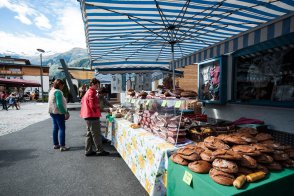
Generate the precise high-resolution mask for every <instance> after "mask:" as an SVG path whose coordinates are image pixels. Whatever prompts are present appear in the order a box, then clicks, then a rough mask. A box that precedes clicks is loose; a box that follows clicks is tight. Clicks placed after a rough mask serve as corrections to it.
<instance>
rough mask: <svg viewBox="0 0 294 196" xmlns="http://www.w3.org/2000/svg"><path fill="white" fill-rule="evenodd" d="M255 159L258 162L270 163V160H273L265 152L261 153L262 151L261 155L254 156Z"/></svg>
mask: <svg viewBox="0 0 294 196" xmlns="http://www.w3.org/2000/svg"><path fill="white" fill-rule="evenodd" d="M255 159H256V161H257V162H258V163H272V162H274V159H273V157H271V156H269V155H267V154H263V153H262V154H261V155H259V156H257V157H255Z"/></svg>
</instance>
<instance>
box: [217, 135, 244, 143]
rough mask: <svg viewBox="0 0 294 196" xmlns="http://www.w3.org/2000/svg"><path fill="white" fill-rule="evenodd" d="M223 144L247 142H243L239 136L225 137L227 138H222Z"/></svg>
mask: <svg viewBox="0 0 294 196" xmlns="http://www.w3.org/2000/svg"><path fill="white" fill-rule="evenodd" d="M222 140H223V141H224V142H226V143H230V144H247V142H246V141H245V140H243V139H242V138H241V136H239V135H233V134H231V135H227V137H223V139H222Z"/></svg>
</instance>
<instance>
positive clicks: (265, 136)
mask: <svg viewBox="0 0 294 196" xmlns="http://www.w3.org/2000/svg"><path fill="white" fill-rule="evenodd" d="M255 138H256V139H257V141H259V142H261V141H265V140H271V139H273V136H271V135H270V134H268V133H258V134H257V135H256V136H255Z"/></svg>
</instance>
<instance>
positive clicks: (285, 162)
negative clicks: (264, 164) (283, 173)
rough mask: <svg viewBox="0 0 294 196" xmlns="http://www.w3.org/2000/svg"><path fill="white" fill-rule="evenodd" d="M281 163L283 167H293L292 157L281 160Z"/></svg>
mask: <svg viewBox="0 0 294 196" xmlns="http://www.w3.org/2000/svg"><path fill="white" fill-rule="evenodd" d="M281 164H282V165H283V166H284V167H288V168H293V167H294V160H292V159H288V160H286V161H282V162H281Z"/></svg>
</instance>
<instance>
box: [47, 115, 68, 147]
mask: <svg viewBox="0 0 294 196" xmlns="http://www.w3.org/2000/svg"><path fill="white" fill-rule="evenodd" d="M50 116H51V117H52V120H53V145H60V146H65V119H64V118H65V115H64V114H52V113H50ZM58 133H59V141H58Z"/></svg>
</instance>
